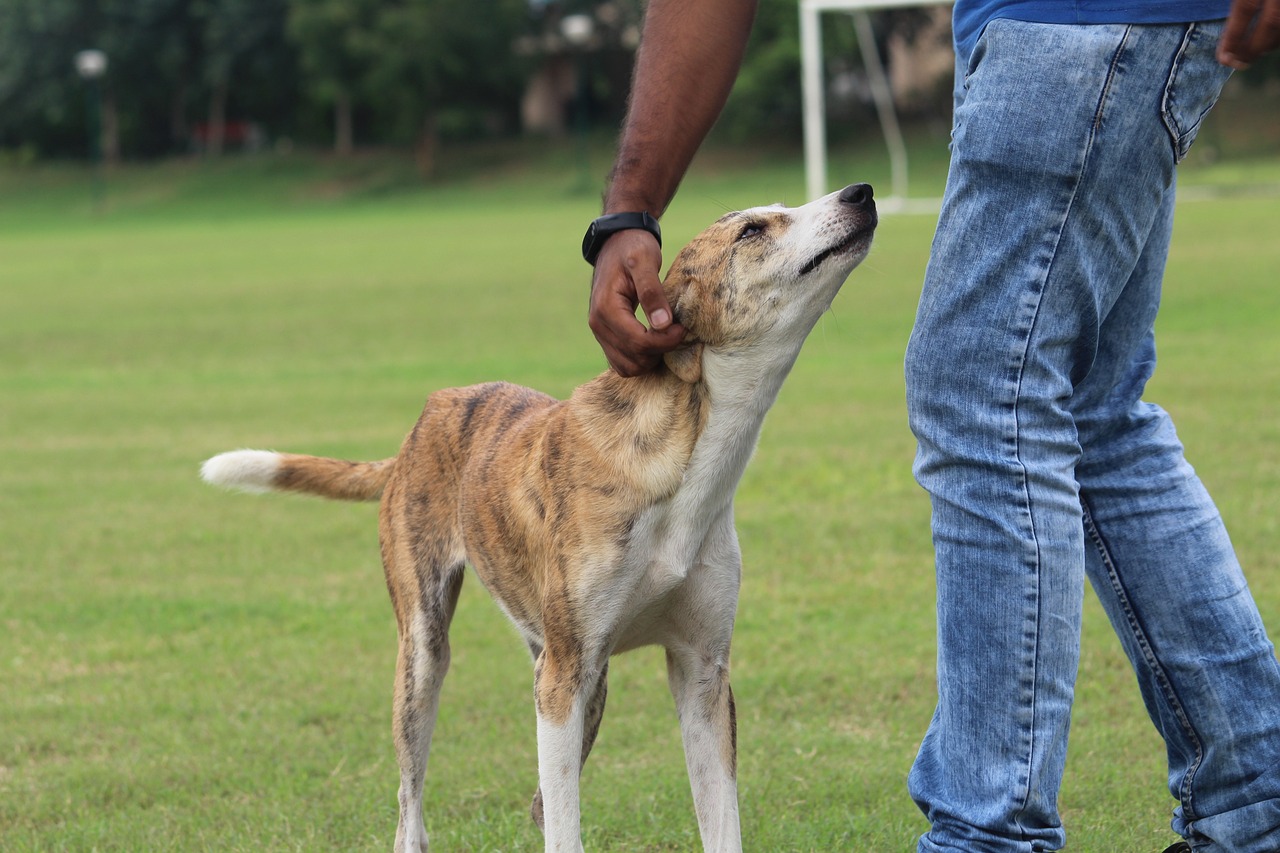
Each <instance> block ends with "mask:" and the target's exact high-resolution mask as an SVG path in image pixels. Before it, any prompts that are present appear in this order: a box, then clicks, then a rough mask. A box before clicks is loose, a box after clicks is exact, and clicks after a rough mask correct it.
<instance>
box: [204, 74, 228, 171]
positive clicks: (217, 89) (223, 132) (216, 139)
mask: <svg viewBox="0 0 1280 853" xmlns="http://www.w3.org/2000/svg"><path fill="white" fill-rule="evenodd" d="M228 88H229V86H228V84H227V80H226V78H225V77H224V78H223V79H221V80H219V81H218V82H217V83H215V84H214V86H213V94H212V95H211V96H210V97H209V125H208V128H207V129H206V138H205V153H206V154H208V155H209V156H210V157H218V156H221V154H222V149H223V144H224V143H225V142H226V139H227V89H228Z"/></svg>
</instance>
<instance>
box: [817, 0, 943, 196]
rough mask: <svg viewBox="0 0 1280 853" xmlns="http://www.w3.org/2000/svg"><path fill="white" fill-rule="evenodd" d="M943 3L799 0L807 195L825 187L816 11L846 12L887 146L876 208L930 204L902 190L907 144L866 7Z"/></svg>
mask: <svg viewBox="0 0 1280 853" xmlns="http://www.w3.org/2000/svg"><path fill="white" fill-rule="evenodd" d="M942 5H948V0H800V61H801V78H800V84H801V91H802V97H803V101H802V108H803V111H804V171H805V191H806V193H807V194H808V197H809V198H810V199H815V198H819V197H820V196H822V195H825V194H826V192H827V108H826V94H825V86H824V80H823V73H822V14H823V13H824V12H846V13H848V14H849V15H850V16H851V17H852V18H853V24H854V36H855V38H856V39H857V43H858V45H859V47H860V48H861V53H862V61H863V64H864V66H865V67H866V72H867V83H868V86H869V88H870V90H871V96H872V99H873V101H874V102H875V107H876V114H877V116H878V117H879V119H880V129H881V131H882V132H883V134H884V141H885V145H886V146H887V148H888V149H889V174H890V181H889V183H890V193H889V196H888V197H887V198H882V199H880V200H878V203H879V206H880V208H881V209H882V210H886V211H890V210H906V209H908V208H914V207H919V206H925V207H935V206H936V204H937V203H936V202H934V201H922V200H915V201H911V200H909V198H908V191H907V146H906V142H905V141H904V140H903V138H902V129H901V127H900V126H899V125H898V113H897V110H896V109H895V107H894V103H893V92H892V90H891V89H890V88H889V78H888V75H887V74H886V73H885V68H884V62H883V61H882V60H881V58H880V51H879V49H878V48H877V47H876V40H875V33H874V32H873V31H872V29H871V17H870V15H869V14H868V12H871V11H877V10H880V9H901V8H904V7H912V6H914V7H918V8H919V7H926V6H942Z"/></svg>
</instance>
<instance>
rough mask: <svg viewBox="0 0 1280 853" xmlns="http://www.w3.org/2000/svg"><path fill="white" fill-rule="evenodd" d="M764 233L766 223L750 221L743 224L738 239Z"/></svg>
mask: <svg viewBox="0 0 1280 853" xmlns="http://www.w3.org/2000/svg"><path fill="white" fill-rule="evenodd" d="M763 233H764V225H762V224H761V223H759V222H748V223H747V224H746V225H744V226H742V230H741V231H739V232H738V239H739V240H746V239H749V238H751V237H756V236H758V235H760V234H763Z"/></svg>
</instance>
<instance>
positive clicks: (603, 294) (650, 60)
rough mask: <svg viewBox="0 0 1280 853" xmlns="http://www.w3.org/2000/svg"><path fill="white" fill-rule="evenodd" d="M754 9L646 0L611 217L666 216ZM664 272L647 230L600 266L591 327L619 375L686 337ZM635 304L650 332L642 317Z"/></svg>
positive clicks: (613, 245) (723, 96)
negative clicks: (640, 317) (640, 313)
mask: <svg viewBox="0 0 1280 853" xmlns="http://www.w3.org/2000/svg"><path fill="white" fill-rule="evenodd" d="M755 9H756V0H650V2H649V8H648V11H647V12H646V14H645V22H644V30H643V35H642V37H641V42H640V51H639V53H638V55H637V57H636V65H635V70H634V72H633V75H632V84H631V97H630V102H629V106H628V110H627V118H626V120H625V121H624V123H623V126H622V135H621V137H620V138H619V140H618V153H617V157H616V159H615V162H614V166H613V170H612V171H611V172H610V177H609V187H608V189H607V190H606V191H605V197H604V212H605V213H622V212H638V211H648V212H649V213H650V214H651V215H652V216H654V217H659V216H661V215H662V213H663V211H665V210H666V208H667V205H668V204H669V203H670V202H671V199H672V197H674V196H675V193H676V188H677V187H678V186H679V185H680V180H681V179H682V178H683V177H684V173H685V171H686V170H687V169H688V168H689V164H690V163H691V162H692V161H693V155H694V154H695V153H696V152H697V150H698V147H699V146H700V145H701V144H702V141H703V140H704V139H705V138H706V135H707V133H708V132H709V131H710V130H711V126H712V125H713V124H715V120H716V118H717V117H718V116H719V115H720V110H721V109H722V108H723V107H724V104H725V101H726V100H727V99H728V97H729V91H730V89H732V87H733V81H734V79H735V78H736V77H737V74H738V68H739V66H741V64H742V56H743V53H744V51H745V50H746V44H747V36H748V35H749V34H750V32H751V23H752V21H753V20H754V17H755ZM661 266H662V251H661V249H660V248H659V246H658V241H657V240H656V239H655V238H654V237H653V236H652V235H651V234H649V233H648V232H646V231H641V230H629V231H620V232H618V233H617V234H615V235H613V236H612V237H610V238H609V240H608V241H607V242H606V243H605V244H604V248H603V249H602V250H601V252H600V255H599V257H598V258H597V259H596V264H595V268H596V269H595V274H594V276H593V277H592V286H591V307H590V315H589V322H590V325H591V330H592V332H594V333H595V336H596V340H597V341H599V342H600V347H601V349H603V350H604V353H605V357H606V358H607V359H608V360H609V364H610V365H611V366H612V367H613V369H614V370H615V371H617V372H618V373H619V374H621V375H623V376H635V375H638V374H640V373H644V372H645V371H647V370H650V369H652V368H653V367H654V366H655V365H656V364H657V363H658V361H659V360H660V359H661V358H662V354H663V353H664V352H667V351H670V350H672V349H674V348H675V347H676V346H677V345H678V344H679V343H680V340H681V339H682V338H683V336H684V330H683V329H682V328H681V327H680V326H679V325H678V324H675V323H673V317H672V314H671V307H670V306H669V305H668V304H667V300H666V297H665V296H664V295H663V292H662V282H661V280H660V279H659V273H660V270H661ZM637 304H638V305H640V306H641V307H642V308H643V309H644V313H645V316H646V317H647V318H648V320H649V325H650V327H649V328H645V326H644V324H643V323H641V322H640V321H639V320H638V319H637V318H636V316H635V310H636V306H637Z"/></svg>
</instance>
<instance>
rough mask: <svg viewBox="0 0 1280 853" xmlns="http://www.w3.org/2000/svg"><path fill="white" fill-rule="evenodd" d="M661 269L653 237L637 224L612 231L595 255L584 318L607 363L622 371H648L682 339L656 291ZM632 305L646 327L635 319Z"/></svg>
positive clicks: (659, 252)
mask: <svg viewBox="0 0 1280 853" xmlns="http://www.w3.org/2000/svg"><path fill="white" fill-rule="evenodd" d="M661 268H662V249H661V248H660V247H659V246H658V241H657V240H655V239H654V237H653V235H652V234H650V233H649V232H648V231H642V230H639V229H631V230H628V231H619V232H618V233H617V234H614V235H613V236H612V237H610V238H609V240H608V242H606V243H605V244H604V248H603V249H602V250H601V251H600V257H598V258H597V259H596V271H595V275H594V276H593V277H592V279H591V310H590V315H589V322H590V324H591V331H592V332H594V333H595V336H596V340H597V341H599V342H600V348H601V349H603V350H604V355H605V358H607V359H608V360H609V365H610V366H611V367H612V368H613V369H614V370H615V371H616V372H617V373H618V374H620V375H622V376H638V375H640V374H641V373H645V372H647V371H649V370H652V369H653V368H654V367H656V366H657V364H658V362H659V361H660V360H661V359H662V354H663V353H665V352H670V351H671V350H673V349H675V348H676V346H677V345H679V343H680V341H681V339H682V338H684V327H682V326H680V325H679V324H677V323H673V322H672V314H671V306H670V305H668V304H667V297H666V295H665V294H664V293H663V292H662V281H661V280H660V279H659V277H658V273H659V271H660V270H661ZM637 305H640V306H641V307H643V308H644V314H645V317H647V318H648V320H649V328H645V326H644V324H643V323H641V322H640V321H639V320H638V319H636V306H637Z"/></svg>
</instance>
